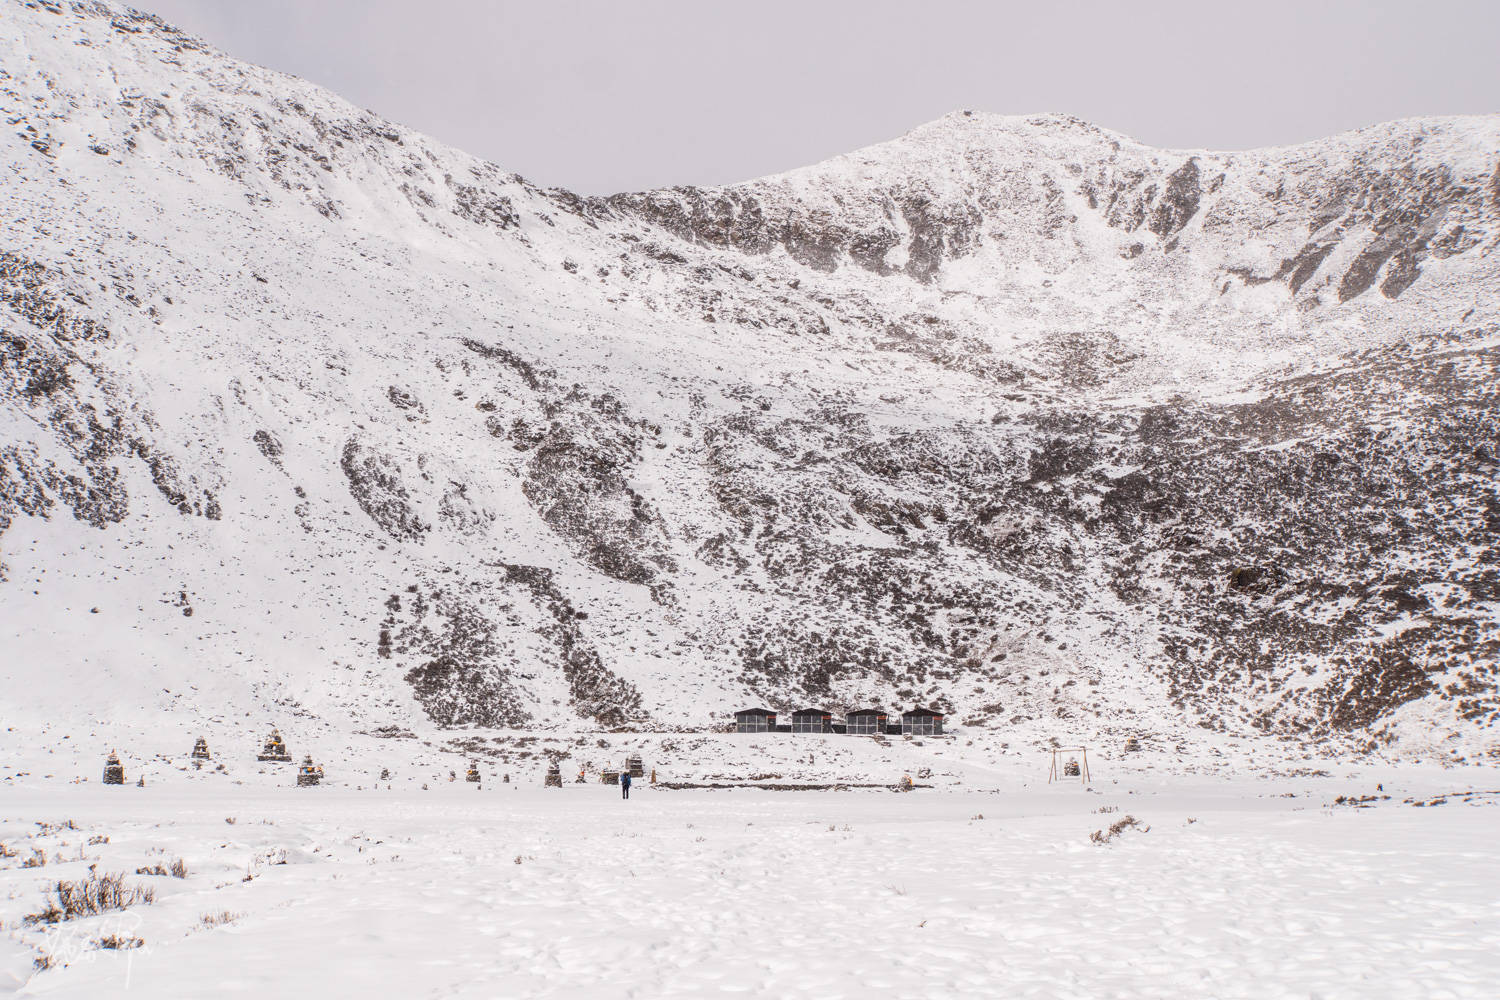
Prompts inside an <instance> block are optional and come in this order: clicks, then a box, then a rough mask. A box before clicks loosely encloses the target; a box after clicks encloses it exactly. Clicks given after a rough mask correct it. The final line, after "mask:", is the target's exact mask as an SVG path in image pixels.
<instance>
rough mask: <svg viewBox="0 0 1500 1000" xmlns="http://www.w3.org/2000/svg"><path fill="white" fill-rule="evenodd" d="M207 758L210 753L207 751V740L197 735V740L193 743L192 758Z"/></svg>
mask: <svg viewBox="0 0 1500 1000" xmlns="http://www.w3.org/2000/svg"><path fill="white" fill-rule="evenodd" d="M209 758H210V754H209V752H208V740H206V739H204V738H203V737H201V736H200V737H198V739H197V741H196V742H194V743H193V759H194V760H208V759H209Z"/></svg>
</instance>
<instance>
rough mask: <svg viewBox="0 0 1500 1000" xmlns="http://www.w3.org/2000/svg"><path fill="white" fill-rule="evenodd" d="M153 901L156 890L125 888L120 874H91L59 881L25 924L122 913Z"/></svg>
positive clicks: (123, 876)
mask: <svg viewBox="0 0 1500 1000" xmlns="http://www.w3.org/2000/svg"><path fill="white" fill-rule="evenodd" d="M155 900H156V890H155V889H151V888H146V887H143V886H138V885H137V886H127V885H126V884H125V875H124V873H123V872H121V873H119V874H115V875H96V874H94V873H93V872H90V873H89V874H88V875H87V876H86V877H84V878H81V879H78V880H77V881H76V882H69V881H68V880H66V879H59V880H58V881H57V883H56V884H55V885H53V887H52V888H51V889H50V890H49V891H48V894H47V896H46V897H45V898H44V899H43V902H44V903H45V904H46V906H45V907H44V908H43V909H41V910H39V911H37V912H36V913H28V914H27V915H26V923H28V924H55V923H59V922H61V921H64V920H75V919H77V918H78V917H91V916H94V915H96V914H99V913H108V912H109V911H111V910H124V909H127V908H129V907H131V906H134V905H135V904H137V903H151V902H154V901H155Z"/></svg>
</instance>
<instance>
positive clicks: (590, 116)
mask: <svg viewBox="0 0 1500 1000" xmlns="http://www.w3.org/2000/svg"><path fill="white" fill-rule="evenodd" d="M136 3H137V5H139V6H142V7H145V8H147V9H151V10H154V11H155V12H156V13H159V14H161V15H162V16H163V17H165V18H166V19H167V20H169V21H171V22H173V23H175V24H177V25H179V26H181V27H182V28H184V29H186V30H188V31H190V32H192V33H194V34H197V35H200V36H202V37H204V38H206V39H207V40H208V41H210V42H212V43H214V44H215V45H217V46H219V47H220V48H223V49H225V50H226V51H228V52H229V53H230V54H231V55H234V56H237V57H239V58H241V59H246V60H249V61H250V62H255V63H260V64H261V65H264V66H269V67H272V68H274V69H279V70H283V71H285V72H288V73H294V74H296V75H298V76H302V77H306V78H307V79H309V80H312V81H313V82H315V83H317V84H320V85H322V86H324V87H327V88H329V89H331V90H334V91H336V92H338V93H339V94H341V95H342V96H344V97H345V98H347V99H349V100H351V101H353V102H354V103H356V104H359V105H363V106H365V107H368V108H371V109H373V110H375V111H377V112H379V113H380V114H382V115H384V116H386V117H388V118H391V119H394V120H396V121H398V122H401V123H403V124H405V125H408V126H411V127H413V128H416V129H419V130H421V131H423V132H426V133H428V134H430V135H432V136H434V137H436V138H438V139H440V140H442V141H444V142H447V143H450V144H452V145H455V146H458V147H460V148H463V149H465V150H468V151H469V152H471V153H474V154H476V155H479V156H483V157H485V158H486V159H489V160H493V161H494V162H496V163H498V164H500V165H501V166H502V167H504V168H506V169H507V170H514V171H517V172H519V173H522V174H524V175H526V176H527V177H528V178H530V179H532V180H534V181H536V182H538V183H541V184H546V185H560V186H563V187H569V188H572V189H574V190H577V191H580V192H584V193H590V194H599V193H608V192H613V191H620V190H635V189H641V188H650V187H661V186H666V185H670V184H684V183H696V184H712V183H726V182H730V181H737V180H745V179H748V178H750V177H756V176H760V175H762V174H767V173H774V172H776V171H779V170H786V169H790V168H792V167H797V166H801V165H803V164H807V163H812V162H816V161H817V160H821V159H825V158H827V157H829V156H833V155H836V154H838V153H842V152H847V151H849V150H851V149H854V148H857V147H859V146H864V145H868V144H870V143H872V142H879V141H881V140H883V139H889V138H892V137H894V136H897V135H900V134H901V133H903V132H905V131H907V130H908V129H910V128H912V127H914V126H916V125H918V124H921V123H922V122H924V121H929V120H931V119H933V118H936V117H938V116H939V115H942V114H944V113H946V112H948V111H952V110H956V109H959V108H972V109H975V110H980V111H994V112H999V113H1005V114H1021V113H1032V112H1038V111H1060V112H1066V113H1068V114H1074V115H1078V116H1079V117H1082V118H1086V119H1089V120H1090V121H1093V122H1095V123H1097V124H1100V125H1103V126H1106V127H1108V128H1112V129H1117V130H1119V131H1121V132H1125V133H1127V134H1129V135H1132V136H1135V137H1136V138H1138V139H1141V140H1143V141H1145V142H1148V143H1152V144H1153V145H1158V146H1172V147H1191V148H1197V147H1204V148H1210V149H1243V148H1249V147H1254V146H1264V145H1277V144H1283V143H1291V142H1298V141H1301V140H1304V139H1311V138H1315V137H1318V136H1322V135H1327V134H1330V133H1332V132H1337V131H1341V130H1344V129H1349V128H1357V127H1359V126H1362V125H1369V124H1373V123H1375V122H1379V121H1384V120H1386V119H1390V118H1400V117H1405V116H1408V115H1427V114H1461V113H1473V112H1494V111H1497V110H1500V58H1497V56H1496V52H1497V48H1500V0H1363V2H1359V0H1236V2H1223V0H1194V2H1183V0H1157V2H1142V0H1111V2H1093V0H1073V2H1069V0H1026V2H1021V3H1016V2H990V3H983V2H957V0H952V2H939V0H925V2H920V0H905V2H887V0H849V2H844V0H741V2H736V3H728V2H713V0H599V2H582V0H527V2H520V0H515V2H511V0H430V2H426V3H417V2H413V0H136Z"/></svg>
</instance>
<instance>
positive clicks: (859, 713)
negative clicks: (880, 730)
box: [845, 708, 885, 719]
mask: <svg viewBox="0 0 1500 1000" xmlns="http://www.w3.org/2000/svg"><path fill="white" fill-rule="evenodd" d="M884 714H885V712H883V711H881V710H880V709H878V708H856V709H855V710H854V711H852V712H849V713H847V714H846V715H845V718H849V719H853V718H858V717H863V716H866V715H884Z"/></svg>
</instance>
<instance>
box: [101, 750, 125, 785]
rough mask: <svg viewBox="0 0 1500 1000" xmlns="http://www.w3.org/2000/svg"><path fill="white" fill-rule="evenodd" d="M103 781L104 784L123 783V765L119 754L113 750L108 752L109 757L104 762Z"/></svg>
mask: <svg viewBox="0 0 1500 1000" xmlns="http://www.w3.org/2000/svg"><path fill="white" fill-rule="evenodd" d="M104 783H105V784H106V785H123V784H125V765H124V764H121V763H120V755H119V754H117V753H115V752H114V751H113V750H111V751H110V752H109V759H108V760H106V761H105V762H104Z"/></svg>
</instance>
